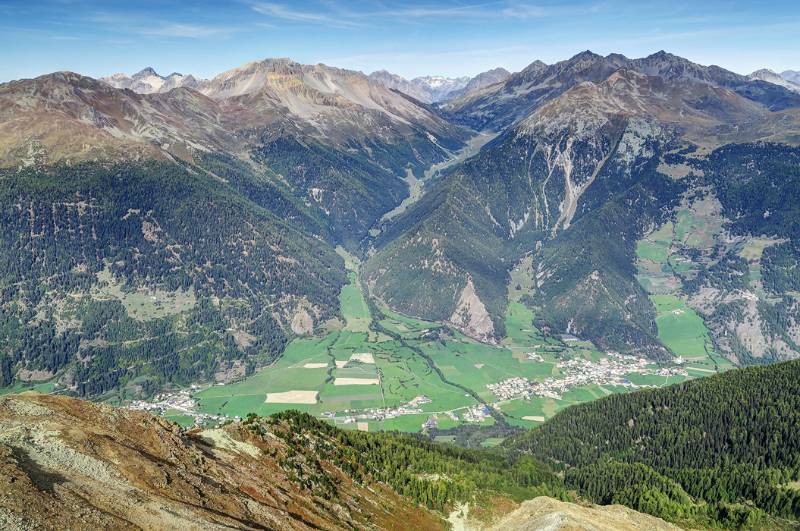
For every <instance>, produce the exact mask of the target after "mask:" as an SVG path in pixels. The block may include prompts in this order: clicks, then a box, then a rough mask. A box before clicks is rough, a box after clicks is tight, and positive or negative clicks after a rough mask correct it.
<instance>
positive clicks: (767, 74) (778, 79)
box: [747, 68, 800, 92]
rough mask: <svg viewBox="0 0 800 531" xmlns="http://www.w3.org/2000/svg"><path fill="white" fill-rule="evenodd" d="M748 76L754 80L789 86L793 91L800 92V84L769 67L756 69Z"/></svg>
mask: <svg viewBox="0 0 800 531" xmlns="http://www.w3.org/2000/svg"><path fill="white" fill-rule="evenodd" d="M747 77H748V78H749V79H753V80H760V81H766V82H767V83H772V84H773V85H778V86H781V87H784V88H787V89H789V90H791V91H792V92H800V84H798V83H795V82H793V81H789V80H788V79H785V78H783V77H782V76H780V75H778V74H776V73H775V72H773V71H772V70H770V69H768V68H762V69H761V70H756V71H755V72H753V73H752V74H750V75H749V76H747Z"/></svg>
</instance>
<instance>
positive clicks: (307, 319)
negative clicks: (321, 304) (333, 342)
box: [292, 308, 314, 336]
mask: <svg viewBox="0 0 800 531" xmlns="http://www.w3.org/2000/svg"><path fill="white" fill-rule="evenodd" d="M313 331H314V319H312V318H311V315H310V314H309V313H308V312H307V311H306V309H305V308H300V309H299V310H297V313H295V314H294V317H293V318H292V332H294V333H295V334H297V335H298V336H303V335H307V334H310V333H312V332H313Z"/></svg>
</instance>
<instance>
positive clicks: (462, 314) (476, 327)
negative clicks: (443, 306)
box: [450, 278, 495, 342]
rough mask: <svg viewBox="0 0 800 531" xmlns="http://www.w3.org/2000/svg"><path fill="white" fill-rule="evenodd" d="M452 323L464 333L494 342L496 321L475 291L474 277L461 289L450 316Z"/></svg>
mask: <svg viewBox="0 0 800 531" xmlns="http://www.w3.org/2000/svg"><path fill="white" fill-rule="evenodd" d="M450 323H451V324H453V325H454V326H455V327H456V328H458V329H459V330H461V331H462V332H463V333H464V334H466V335H468V336H469V337H472V338H474V339H478V340H480V341H487V342H494V341H495V339H494V323H492V317H491V316H490V315H489V312H488V310H487V309H486V306H485V305H484V304H483V302H482V301H481V299H480V297H478V294H477V293H476V291H475V285H474V284H473V283H472V278H468V279H467V285H466V286H464V289H463V290H462V291H461V297H460V298H459V299H458V304H457V305H456V309H455V311H454V312H453V315H451V316H450Z"/></svg>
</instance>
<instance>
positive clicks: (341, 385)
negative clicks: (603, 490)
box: [133, 248, 730, 444]
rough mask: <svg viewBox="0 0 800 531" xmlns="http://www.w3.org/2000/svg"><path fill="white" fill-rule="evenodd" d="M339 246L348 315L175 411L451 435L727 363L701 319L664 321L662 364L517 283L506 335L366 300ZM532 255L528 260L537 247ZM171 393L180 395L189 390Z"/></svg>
mask: <svg viewBox="0 0 800 531" xmlns="http://www.w3.org/2000/svg"><path fill="white" fill-rule="evenodd" d="M339 252H340V253H342V254H343V255H344V256H345V263H346V264H347V265H348V267H349V268H350V274H349V283H348V284H347V285H346V286H345V287H343V288H342V292H341V294H340V309H341V313H342V316H343V319H344V323H332V324H331V327H332V328H333V329H331V330H330V331H329V332H328V333H326V334H324V335H320V336H315V337H309V338H299V339H295V340H293V341H292V342H291V343H289V344H288V346H287V348H286V350H285V351H284V352H283V354H282V355H281V356H280V357H279V358H278V359H277V360H276V361H275V362H273V363H272V364H270V365H268V366H265V367H263V368H261V369H258V370H256V372H255V374H253V375H252V376H249V377H246V378H244V379H243V380H241V381H237V382H233V383H221V384H215V385H211V386H205V387H204V388H197V389H194V390H192V391H191V393H189V396H190V397H191V399H192V402H193V403H192V407H191V411H189V412H187V411H183V412H182V414H181V415H180V416H173V417H172V418H173V419H174V420H176V421H178V422H180V423H183V424H185V425H192V424H194V423H195V419H196V420H197V422H199V423H201V424H206V425H215V424H216V423H219V422H223V421H225V420H227V419H236V418H239V419H242V418H245V417H246V416H247V415H248V414H250V413H255V414H257V415H270V414H273V413H276V412H279V411H283V410H285V409H296V410H299V411H303V412H306V413H309V414H312V415H314V416H316V417H318V418H320V419H324V420H327V421H329V422H331V423H332V424H334V425H336V426H338V427H342V428H346V429H357V430H361V431H391V430H397V431H404V432H412V433H416V432H421V431H428V432H430V431H434V432H435V433H436V434H437V435H436V437H437V439H440V440H449V439H450V438H451V436H450V435H448V434H447V433H448V430H453V429H457V428H459V427H461V426H491V425H493V424H495V423H496V422H498V420H499V421H500V422H503V423H505V424H507V425H509V426H515V427H519V428H530V427H532V426H536V425H538V424H540V423H542V422H543V421H545V420H546V419H548V418H551V417H552V416H553V415H555V413H557V412H558V411H560V410H562V409H564V408H566V407H568V406H570V405H573V404H578V403H582V402H586V401H591V400H596V399H598V398H601V397H604V396H608V395H611V394H615V393H626V392H630V391H634V390H637V389H643V388H649V387H660V386H664V385H670V384H674V383H678V382H682V381H685V380H687V379H689V378H693V377H701V376H707V375H709V374H712V373H714V372H717V371H718V370H720V371H721V370H726V369H728V368H730V364H726V365H723V366H720V367H719V368H717V366H716V365H715V363H716V358H715V357H713V355H707V356H699V355H697V353H696V352H694V351H692V350H691V348H692V346H693V342H694V341H696V337H695V335H696V334H697V333H698V330H697V328H696V327H689V328H684V327H682V326H678V327H673V328H669V326H667V325H665V327H664V334H665V341H666V340H668V341H669V343H667V344H668V346H670V348H673V349H675V352H676V353H677V354H678V355H679V356H682V357H683V358H684V360H685V362H684V361H680V360H679V361H680V362H678V363H666V364H663V363H662V364H655V363H652V362H648V361H646V360H644V359H642V358H639V357H635V356H631V355H620V354H617V353H613V352H611V353H609V352H602V351H599V350H598V349H597V348H596V347H595V346H594V345H592V343H591V342H588V341H583V340H580V339H578V338H576V337H574V336H561V337H559V336H546V335H544V334H542V332H540V331H539V330H538V329H537V328H536V326H535V325H534V314H533V312H532V311H531V310H530V309H528V308H527V307H526V306H525V305H524V304H523V303H521V302H519V301H518V300H517V301H514V300H513V299H514V298H515V295H514V293H513V292H514V291H515V289H514V288H511V287H510V292H511V297H512V303H511V304H509V309H508V313H507V315H506V330H507V334H508V336H507V337H506V339H505V340H504V341H503V342H502V344H500V345H489V344H485V343H481V342H478V341H476V340H474V339H471V338H469V337H467V336H465V335H463V334H462V333H460V332H458V331H457V330H454V329H453V328H451V327H449V326H447V325H444V324H442V323H435V322H430V321H424V320H420V319H416V318H411V317H408V316H404V315H402V314H399V313H396V312H393V311H391V310H389V309H388V308H386V307H385V306H380V305H376V304H375V303H373V304H368V303H367V300H366V298H365V296H364V295H365V294H364V293H363V291H362V286H363V283H360V282H358V278H359V277H358V273H359V271H358V267H359V261H358V260H357V259H356V258H355V257H353V256H352V255H349V254H347V253H346V252H345V251H344V250H343V249H341V248H340V249H339ZM526 263H527V267H528V269H529V268H530V259H528V260H527V261H526ZM523 269H525V264H521V266H520V267H519V268H518V269H517V272H516V273H515V275H514V279H515V282H517V283H525V282H526V281H527V282H530V278H529V277H528V279H527V280H526V279H525V278H524V277H525V273H523V272H522V270H523ZM515 286H516V284H515ZM520 287H521V286H520ZM517 298H518V297H517ZM665 311H666V310H665ZM700 326H701V327H702V321H700ZM168 396H171V397H172V399H174V400H178V401H181V402H182V403H184V404H185V400H186V397H187V393H186V391H180V392H176V393H173V394H171V395H168ZM169 402H170V400H169V399H167V400H166V401H165V400H164V397H163V396H162V397H160V399H159V403H158V405H157V406H156V407H152V406H149V407H147V406H146V405H145V403H142V402H136V403H135V404H134V406H133V407H135V408H137V409H139V408H145V407H147V408H148V409H151V410H153V409H155V410H157V411H160V412H162V413H163V414H165V415H166V416H168V417H170V416H171V414H172V415H174V413H175V408H174V407H170V406H169ZM440 432H441V433H442V434H441V435H438V434H439V433H440ZM484 442H485V443H486V444H496V443H497V438H490V437H488V436H487V437H486V438H485V441H484Z"/></svg>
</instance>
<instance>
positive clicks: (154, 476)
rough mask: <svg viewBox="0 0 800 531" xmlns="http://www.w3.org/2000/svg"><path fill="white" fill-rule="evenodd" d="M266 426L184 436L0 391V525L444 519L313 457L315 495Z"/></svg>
mask: <svg viewBox="0 0 800 531" xmlns="http://www.w3.org/2000/svg"><path fill="white" fill-rule="evenodd" d="M273 429H277V428H276V427H275V426H270V427H268V428H266V429H265V431H264V432H263V433H261V432H260V431H261V430H253V429H248V427H247V426H246V425H245V424H244V423H241V424H238V423H236V424H230V425H228V426H225V427H224V428H220V429H214V430H206V431H199V430H192V431H188V432H186V431H183V430H181V429H180V428H179V427H178V426H177V425H174V424H171V423H170V422H167V421H166V420H164V419H161V418H159V417H155V416H152V415H150V414H146V413H141V412H134V411H128V410H121V409H114V408H111V407H109V406H103V405H98V404H93V403H90V402H85V401H81V400H76V399H72V398H67V397H64V396H50V395H40V394H35V393H30V394H27V393H26V394H23V395H10V396H4V397H0V528H2V529H14V530H16V529H223V528H224V529H275V530H295V529H405V528H408V527H405V525H406V524H408V525H410V526H411V528H415V529H441V528H442V527H443V526H442V521H441V519H440V518H439V517H438V516H434V515H433V514H432V513H430V512H428V511H427V510H424V509H421V508H419V507H417V506H415V505H413V504H411V503H410V502H408V501H406V500H405V499H404V498H401V497H400V496H398V495H397V494H396V493H395V492H394V491H392V490H390V489H389V488H388V487H386V486H385V485H382V484H377V483H371V484H367V485H364V486H361V485H358V484H356V483H354V482H353V480H352V479H351V478H350V476H348V475H347V474H345V473H344V472H343V471H342V470H341V469H339V468H337V467H336V466H335V465H334V464H332V463H331V462H329V461H325V460H324V459H322V458H320V463H319V464H320V466H321V467H322V470H324V474H326V475H328V476H329V477H330V480H331V481H332V482H333V484H335V485H336V490H335V491H334V492H333V495H329V496H327V497H321V496H320V495H319V494H318V493H316V492H315V491H314V490H313V488H308V487H307V486H304V485H303V484H302V483H298V482H297V481H296V480H295V479H293V476H292V475H291V474H289V473H287V471H286V470H284V468H283V465H281V459H282V458H284V457H285V455H286V454H287V452H291V451H292V450H291V449H290V448H289V447H288V443H286V442H284V440H283V439H280V438H279V437H277V436H275V435H274V433H273V432H272V431H270V430H273ZM317 473H319V472H317Z"/></svg>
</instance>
